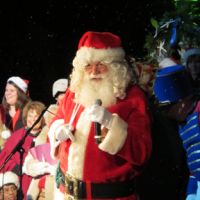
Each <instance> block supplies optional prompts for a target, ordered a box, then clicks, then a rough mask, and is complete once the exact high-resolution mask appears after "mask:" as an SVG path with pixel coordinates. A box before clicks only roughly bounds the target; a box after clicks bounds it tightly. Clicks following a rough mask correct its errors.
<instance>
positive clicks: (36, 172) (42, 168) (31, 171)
mask: <svg viewBox="0 0 200 200" xmlns="http://www.w3.org/2000/svg"><path fill="white" fill-rule="evenodd" d="M47 173H51V165H50V164H49V163H47V162H34V163H32V164H29V166H28V167H27V170H26V174H28V175H30V176H32V177H37V176H40V175H44V174H47Z"/></svg>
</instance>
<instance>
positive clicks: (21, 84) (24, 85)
mask: <svg viewBox="0 0 200 200" xmlns="http://www.w3.org/2000/svg"><path fill="white" fill-rule="evenodd" d="M9 82H12V83H14V84H15V85H16V86H17V87H18V88H19V89H21V90H22V91H23V92H24V93H26V92H27V90H28V83H29V81H28V80H24V79H22V78H20V77H19V76H12V77H10V78H9V79H8V80H7V83H9Z"/></svg>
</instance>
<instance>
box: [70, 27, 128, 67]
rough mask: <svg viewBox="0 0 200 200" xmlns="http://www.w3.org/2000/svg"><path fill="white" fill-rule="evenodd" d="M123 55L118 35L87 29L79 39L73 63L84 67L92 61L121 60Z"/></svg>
mask: <svg viewBox="0 0 200 200" xmlns="http://www.w3.org/2000/svg"><path fill="white" fill-rule="evenodd" d="M124 56H125V52H124V49H123V48H122V44H121V39H120V37H119V36H117V35H114V34H112V33H110V32H92V31H88V32H86V33H85V34H84V35H83V36H82V37H81V39H80V41H79V44H78V50H77V52H76V56H75V58H74V60H73V65H74V66H83V67H84V66H86V65H88V64H89V63H92V62H101V61H103V62H106V61H110V62H113V61H121V60H123V59H124Z"/></svg>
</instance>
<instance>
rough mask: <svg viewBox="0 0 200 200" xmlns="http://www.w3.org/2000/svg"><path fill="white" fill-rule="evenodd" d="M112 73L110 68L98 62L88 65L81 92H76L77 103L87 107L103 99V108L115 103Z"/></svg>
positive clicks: (80, 88) (85, 69)
mask: <svg viewBox="0 0 200 200" xmlns="http://www.w3.org/2000/svg"><path fill="white" fill-rule="evenodd" d="M111 73H112V72H111V70H110V68H109V67H108V66H106V65H105V64H102V63H99V62H97V63H91V64H89V65H87V66H86V67H85V68H84V73H83V79H82V81H81V84H80V87H79V90H78V91H76V100H77V102H78V103H80V104H82V105H83V106H85V107H87V106H90V105H92V104H94V103H95V101H96V99H101V100H102V105H103V106H109V105H112V104H113V103H115V102H116V97H115V95H114V90H113V81H112V78H111V77H112V74H111Z"/></svg>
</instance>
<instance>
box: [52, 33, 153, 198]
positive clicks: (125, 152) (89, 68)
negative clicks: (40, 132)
mask: <svg viewBox="0 0 200 200" xmlns="http://www.w3.org/2000/svg"><path fill="white" fill-rule="evenodd" d="M73 66H74V68H73V71H72V74H71V81H70V86H69V88H68V90H67V92H66V94H65V97H64V99H63V101H62V103H61V105H60V106H59V108H58V112H57V115H56V117H55V118H54V120H53V122H52V123H51V126H50V131H49V138H50V143H51V154H52V156H53V157H55V158H57V159H58V160H59V168H58V170H57V172H58V173H57V184H58V186H59V187H60V189H61V190H62V191H63V192H64V194H65V197H66V199H68V198H72V199H73V198H74V199H132V200H136V199H137V193H136V190H135V178H136V176H138V175H139V174H140V173H141V170H142V169H143V167H144V165H145V163H146V162H147V160H148V158H149V156H150V153H151V137H150V118H149V114H148V106H147V102H146V97H145V94H144V93H143V91H142V90H141V89H140V88H139V87H138V86H137V85H133V84H132V82H134V80H133V75H132V72H131V69H130V68H129V66H128V63H127V61H126V59H125V51H124V49H123V48H122V45H121V39H120V38H119V37H118V36H117V35H114V34H112V33H109V32H91V31H89V32H86V33H85V34H84V35H83V36H82V38H81V39H80V42H79V45H78V50H77V53H76V56H75V58H74V60H73ZM99 126H100V130H98V128H97V127H99ZM95 127H96V128H95Z"/></svg>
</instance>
